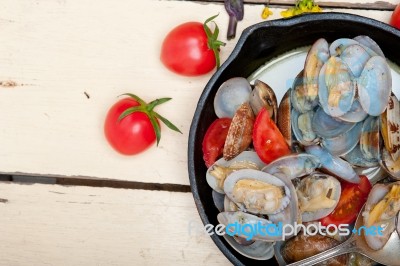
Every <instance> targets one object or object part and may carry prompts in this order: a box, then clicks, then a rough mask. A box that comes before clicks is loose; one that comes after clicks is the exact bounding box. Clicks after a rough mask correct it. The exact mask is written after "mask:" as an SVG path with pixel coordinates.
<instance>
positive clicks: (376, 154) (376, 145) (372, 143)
mask: <svg viewBox="0 0 400 266" xmlns="http://www.w3.org/2000/svg"><path fill="white" fill-rule="evenodd" d="M380 147H381V137H380V134H379V118H378V117H374V116H370V117H368V118H367V119H366V120H365V121H364V123H363V126H362V129H361V136H360V150H361V152H362V154H363V156H364V158H366V159H367V160H378V159H379V158H380Z"/></svg>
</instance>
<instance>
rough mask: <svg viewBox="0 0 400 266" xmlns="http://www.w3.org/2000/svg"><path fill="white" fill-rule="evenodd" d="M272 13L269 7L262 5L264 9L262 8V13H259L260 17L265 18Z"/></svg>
mask: <svg viewBox="0 0 400 266" xmlns="http://www.w3.org/2000/svg"><path fill="white" fill-rule="evenodd" d="M272 14H273V13H272V11H271V10H270V9H269V7H267V6H266V7H264V9H263V12H262V14H261V17H262V18H263V19H267V18H268V17H269V16H271V15H272Z"/></svg>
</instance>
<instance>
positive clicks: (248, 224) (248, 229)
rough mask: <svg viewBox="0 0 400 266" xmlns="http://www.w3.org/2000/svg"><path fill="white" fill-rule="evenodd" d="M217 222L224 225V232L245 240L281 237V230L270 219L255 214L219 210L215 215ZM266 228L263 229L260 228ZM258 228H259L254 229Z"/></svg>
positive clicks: (271, 240)
mask: <svg viewBox="0 0 400 266" xmlns="http://www.w3.org/2000/svg"><path fill="white" fill-rule="evenodd" d="M217 219H218V222H219V223H220V224H223V225H225V226H226V232H227V234H228V235H230V236H234V235H237V236H239V237H242V238H244V239H246V240H262V241H269V242H274V241H279V240H281V239H282V232H280V231H279V230H278V228H277V226H276V225H275V224H273V223H271V221H269V220H267V219H264V218H261V217H258V216H256V215H253V214H250V213H246V212H242V211H236V212H221V213H219V214H218V215H217ZM260 226H262V227H263V228H266V229H265V230H268V231H265V230H263V229H261V228H260ZM254 228H260V229H261V230H254Z"/></svg>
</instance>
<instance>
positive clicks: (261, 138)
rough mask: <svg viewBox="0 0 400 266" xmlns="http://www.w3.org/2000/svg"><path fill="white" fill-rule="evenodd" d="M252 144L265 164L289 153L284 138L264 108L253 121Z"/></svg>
mask: <svg viewBox="0 0 400 266" xmlns="http://www.w3.org/2000/svg"><path fill="white" fill-rule="evenodd" d="M253 145H254V149H255V150H256V152H257V154H258V156H259V157H260V159H261V160H262V161H263V162H264V163H267V164H268V163H270V162H272V161H273V160H275V159H277V158H279V157H281V156H284V155H287V154H290V149H289V146H288V145H287V143H286V141H285V138H284V137H283V135H282V133H281V132H280V131H279V129H278V127H277V126H276V125H275V123H274V121H272V120H271V118H270V116H269V113H268V111H267V109H265V108H262V109H261V111H260V112H259V113H258V115H257V117H256V121H255V122H254V128H253Z"/></svg>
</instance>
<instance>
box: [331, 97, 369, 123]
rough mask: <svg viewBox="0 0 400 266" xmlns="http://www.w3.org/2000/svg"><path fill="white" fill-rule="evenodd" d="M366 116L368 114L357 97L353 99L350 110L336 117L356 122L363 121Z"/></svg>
mask: <svg viewBox="0 0 400 266" xmlns="http://www.w3.org/2000/svg"><path fill="white" fill-rule="evenodd" d="M367 116H368V114H367V113H366V112H365V111H364V109H363V108H362V106H361V104H360V101H359V100H358V99H354V101H353V104H352V105H351V108H350V110H349V111H348V112H347V113H345V114H344V115H342V116H338V117H337V118H338V119H340V120H342V121H346V122H351V123H357V122H361V121H363V120H364V119H365V118H366V117H367Z"/></svg>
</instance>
